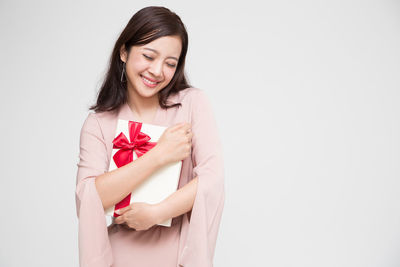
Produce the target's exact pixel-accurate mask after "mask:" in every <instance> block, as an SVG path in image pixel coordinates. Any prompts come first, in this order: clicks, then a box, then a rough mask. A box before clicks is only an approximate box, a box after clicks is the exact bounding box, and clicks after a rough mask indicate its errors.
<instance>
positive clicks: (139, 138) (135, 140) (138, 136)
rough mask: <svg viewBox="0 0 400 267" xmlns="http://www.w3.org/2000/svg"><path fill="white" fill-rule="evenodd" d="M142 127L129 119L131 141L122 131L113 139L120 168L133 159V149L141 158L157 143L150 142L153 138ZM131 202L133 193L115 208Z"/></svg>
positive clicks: (116, 162)
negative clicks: (142, 130)
mask: <svg viewBox="0 0 400 267" xmlns="http://www.w3.org/2000/svg"><path fill="white" fill-rule="evenodd" d="M141 129H142V123H141V122H135V121H129V122H128V131H129V140H131V141H129V140H128V139H127V138H126V136H125V135H124V133H122V132H121V133H120V134H119V135H118V136H117V137H115V139H114V140H113V144H114V145H113V148H114V149H119V150H118V151H117V152H116V153H115V154H114V156H113V159H114V162H115V165H117V167H118V168H120V167H122V166H124V165H126V164H128V163H130V162H132V161H133V151H135V153H136V155H137V157H138V158H139V157H141V156H143V155H144V154H145V153H146V152H147V151H149V150H150V149H152V148H153V147H154V146H155V145H156V144H157V142H149V140H150V139H151V138H150V136H148V135H147V134H145V133H142V132H141V131H140V130H141ZM130 202H131V194H129V195H127V196H126V197H125V198H124V199H123V200H121V201H120V202H118V203H117V204H116V205H115V210H118V209H122V208H124V207H126V206H128V205H129V204H130ZM118 216H120V215H118V214H117V213H115V212H114V217H118Z"/></svg>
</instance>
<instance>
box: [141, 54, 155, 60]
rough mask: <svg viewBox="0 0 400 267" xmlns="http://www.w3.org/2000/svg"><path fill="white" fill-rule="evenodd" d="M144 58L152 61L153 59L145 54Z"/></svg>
mask: <svg viewBox="0 0 400 267" xmlns="http://www.w3.org/2000/svg"><path fill="white" fill-rule="evenodd" d="M143 56H144V57H145V58H147V59H150V60H152V59H153V58H152V57H149V56H147V55H145V54H143Z"/></svg>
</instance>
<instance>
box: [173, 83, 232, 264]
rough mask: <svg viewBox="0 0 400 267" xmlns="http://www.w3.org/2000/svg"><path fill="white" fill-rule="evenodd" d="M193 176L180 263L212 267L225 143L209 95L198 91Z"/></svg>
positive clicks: (220, 207)
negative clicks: (194, 187)
mask: <svg viewBox="0 0 400 267" xmlns="http://www.w3.org/2000/svg"><path fill="white" fill-rule="evenodd" d="M191 119H192V122H191V124H192V132H193V137H192V146H193V150H192V161H193V166H194V168H193V177H196V176H197V177H198V184H197V193H196V198H195V201H194V204H193V208H192V210H191V216H190V222H189V229H188V234H187V239H186V242H185V247H184V249H183V252H182V254H181V255H180V257H179V264H180V265H182V266H184V267H186V266H190V267H200V266H201V267H212V266H213V257H214V250H215V245H216V240H217V235H218V229H219V225H220V221H221V216H222V210H223V207H224V201H225V190H224V164H223V157H222V153H223V151H222V144H221V142H220V138H219V134H218V128H217V123H216V120H215V118H214V115H213V109H212V106H211V103H210V101H209V99H208V97H207V95H206V94H205V93H204V92H203V91H202V90H197V92H196V94H195V95H194V96H193V98H192V118H191Z"/></svg>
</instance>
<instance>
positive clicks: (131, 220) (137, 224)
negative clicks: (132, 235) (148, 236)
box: [114, 202, 160, 231]
mask: <svg viewBox="0 0 400 267" xmlns="http://www.w3.org/2000/svg"><path fill="white" fill-rule="evenodd" d="M119 211H120V212H119V214H120V216H118V217H117V218H116V219H115V220H114V223H116V224H122V223H126V224H127V225H128V226H129V227H130V228H134V229H135V230H137V231H141V230H147V229H149V228H150V227H152V226H153V225H155V224H157V223H160V218H159V212H158V209H157V204H148V203H145V202H135V203H132V204H130V205H129V206H127V207H125V208H122V209H119Z"/></svg>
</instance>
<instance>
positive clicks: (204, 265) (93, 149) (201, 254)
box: [75, 87, 225, 267]
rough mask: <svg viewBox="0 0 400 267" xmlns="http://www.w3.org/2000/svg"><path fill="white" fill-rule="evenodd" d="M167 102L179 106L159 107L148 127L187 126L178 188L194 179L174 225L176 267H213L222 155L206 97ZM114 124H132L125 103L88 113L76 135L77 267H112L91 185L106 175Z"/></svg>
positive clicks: (188, 95)
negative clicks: (187, 151) (188, 145)
mask: <svg viewBox="0 0 400 267" xmlns="http://www.w3.org/2000/svg"><path fill="white" fill-rule="evenodd" d="M168 101H169V103H171V102H173V103H181V104H182V106H180V107H173V108H170V109H167V110H164V109H162V108H160V107H159V109H158V110H157V113H156V116H155V118H154V121H153V122H152V124H156V125H161V126H165V127H169V126H172V125H174V124H176V123H180V122H190V123H191V125H192V132H193V138H192V154H191V157H188V158H186V159H185V160H183V164H182V171H181V176H180V180H179V186H178V187H179V188H181V187H183V186H184V185H185V184H187V183H188V182H189V181H190V180H191V179H193V178H194V177H196V176H197V177H198V185H197V193H196V198H195V201H194V205H193V208H192V210H191V211H190V212H188V213H185V214H183V215H181V216H178V217H176V218H174V220H173V221H178V220H177V219H178V218H180V219H181V220H179V223H181V227H180V235H179V237H178V238H179V247H178V266H180V265H181V266H184V267H200V266H201V267H212V266H213V257H214V250H215V244H216V240H217V235H218V230H219V225H220V221H221V216H222V211H223V207H224V201H225V189H224V163H223V157H222V153H223V151H222V144H221V142H220V138H219V133H218V127H217V124H216V120H215V118H214V115H213V108H212V106H211V103H210V101H209V99H208V97H207V95H206V94H205V92H204V91H202V90H200V89H198V88H193V87H191V88H186V89H185V90H182V91H180V92H178V93H177V94H175V95H173V96H170V97H169V98H168ZM118 118H121V119H126V120H135V118H134V115H133V113H132V111H131V109H130V108H129V106H128V104H127V103H125V104H123V105H122V106H121V107H120V108H119V109H118V110H117V111H115V112H98V113H89V114H88V116H87V118H86V120H85V122H84V123H83V126H82V129H81V133H80V153H79V163H78V164H77V166H78V171H77V177H76V192H75V193H76V195H75V199H76V211H77V216H78V218H79V262H80V266H81V267H95V266H96V267H110V266H112V265H113V263H114V260H115V259H114V257H113V250H112V247H111V244H110V239H109V234H110V231H109V228H110V227H111V226H110V227H109V228H107V224H106V219H105V215H104V209H103V206H102V202H101V199H100V197H99V195H98V193H97V190H96V187H95V183H94V182H95V180H94V179H95V178H96V177H97V176H98V175H100V174H103V173H105V172H107V170H108V167H109V161H110V158H111V152H112V140H113V139H114V135H115V130H116V125H117V120H118ZM189 216H190V218H189ZM157 227H164V226H157ZM154 228H155V227H152V228H150V229H154ZM150 229H149V230H147V231H150ZM138 232H141V231H138ZM155 256H156V255H155Z"/></svg>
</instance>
